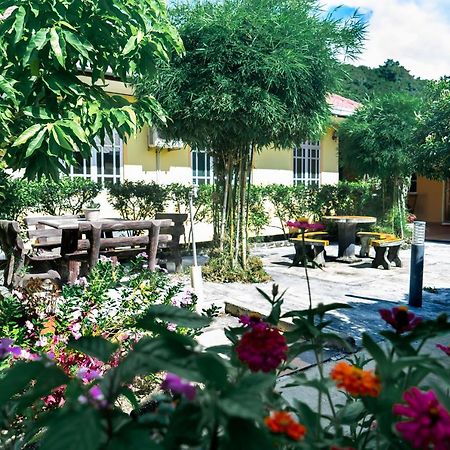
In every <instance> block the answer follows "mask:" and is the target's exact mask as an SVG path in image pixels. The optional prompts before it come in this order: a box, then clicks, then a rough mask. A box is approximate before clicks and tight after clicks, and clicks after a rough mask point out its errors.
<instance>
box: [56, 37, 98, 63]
mask: <svg viewBox="0 0 450 450" xmlns="http://www.w3.org/2000/svg"><path fill="white" fill-rule="evenodd" d="M62 32H63V34H64V37H65V38H66V41H67V43H68V44H69V45H71V46H72V47H73V48H74V49H75V50H76V51H77V52H78V53H79V54H80V55H81V56H83V57H84V58H86V59H89V52H90V51H92V50H93V49H94V48H93V47H92V45H91V44H90V43H89V42H88V41H86V40H83V42H82V41H81V40H80V39H79V38H78V36H77V35H76V34H74V33H72V32H71V31H69V30H63V31H62Z"/></svg>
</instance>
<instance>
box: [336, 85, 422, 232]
mask: <svg viewBox="0 0 450 450" xmlns="http://www.w3.org/2000/svg"><path fill="white" fill-rule="evenodd" d="M419 104H420V103H419V100H418V99H417V98H415V97H412V96H409V95H404V94H391V95H387V96H384V97H380V98H376V99H374V100H372V101H370V102H368V103H366V104H365V105H364V106H363V107H361V108H360V109H358V110H357V111H356V113H355V114H353V115H352V116H351V117H349V118H348V119H347V120H346V121H345V122H343V124H342V125H341V128H340V130H339V136H340V138H341V140H340V151H341V161H342V165H343V167H344V168H345V169H347V170H350V171H351V173H352V174H358V175H359V176H360V177H363V176H364V175H368V176H370V177H376V178H379V179H381V181H382V182H383V186H384V191H385V192H386V196H385V198H387V203H388V205H389V209H390V210H393V211H394V212H397V213H398V214H394V218H396V219H398V218H399V217H400V218H403V217H404V215H405V202H406V195H407V192H408V187H409V184H410V179H411V175H412V174H413V173H414V172H415V170H416V164H417V154H416V152H417V146H415V145H413V138H412V136H413V132H414V128H415V125H416V111H417V110H418V108H419ZM396 226H398V229H399V230H398V231H399V232H400V233H401V234H403V221H402V220H399V221H398V220H396Z"/></svg>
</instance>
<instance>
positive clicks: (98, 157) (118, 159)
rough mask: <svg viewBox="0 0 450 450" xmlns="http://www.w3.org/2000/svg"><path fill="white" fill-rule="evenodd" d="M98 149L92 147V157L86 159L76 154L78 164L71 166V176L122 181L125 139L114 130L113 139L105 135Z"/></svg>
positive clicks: (103, 183)
mask: <svg viewBox="0 0 450 450" xmlns="http://www.w3.org/2000/svg"><path fill="white" fill-rule="evenodd" d="M97 142H98V144H99V146H98V149H96V148H92V152H91V157H90V158H87V159H84V158H83V157H82V156H81V155H80V154H79V153H76V154H75V159H76V160H77V161H78V164H77V165H75V166H71V167H70V176H71V177H72V178H74V177H82V178H89V179H91V180H92V181H95V182H98V183H101V184H102V185H103V186H105V185H108V184H116V183H120V180H121V179H122V167H123V141H122V139H121V138H120V136H119V134H118V133H117V132H116V131H114V132H113V139H112V140H111V138H110V137H109V136H105V142H104V144H103V145H100V139H98V141H97Z"/></svg>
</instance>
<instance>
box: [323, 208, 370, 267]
mask: <svg viewBox="0 0 450 450" xmlns="http://www.w3.org/2000/svg"><path fill="white" fill-rule="evenodd" d="M324 219H325V220H329V221H330V222H336V223H337V227H338V242H339V250H338V259H337V260H338V261H340V262H346V263H352V262H357V261H360V259H358V258H357V257H356V256H355V242H356V227H357V226H358V224H363V223H364V224H366V223H375V222H376V221H377V219H376V217H371V216H325V217H324Z"/></svg>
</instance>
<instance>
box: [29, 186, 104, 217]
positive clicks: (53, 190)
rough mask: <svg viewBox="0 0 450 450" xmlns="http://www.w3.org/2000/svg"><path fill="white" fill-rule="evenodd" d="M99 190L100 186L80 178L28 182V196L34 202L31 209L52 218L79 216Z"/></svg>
mask: <svg viewBox="0 0 450 450" xmlns="http://www.w3.org/2000/svg"><path fill="white" fill-rule="evenodd" d="M101 190H102V187H101V185H100V184H98V183H95V182H93V181H91V180H87V179H85V178H81V177H75V178H69V177H65V178H61V179H60V180H58V181H54V180H51V179H48V178H42V179H41V180H39V181H34V182H30V191H31V194H30V195H31V197H32V198H33V200H34V202H35V204H34V205H33V207H32V209H33V211H35V212H40V213H45V214H50V215H52V216H60V215H63V214H81V213H82V212H83V207H84V206H85V205H86V204H87V203H90V202H92V201H93V200H94V198H95V197H97V195H98V194H99V193H100V191H101Z"/></svg>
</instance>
